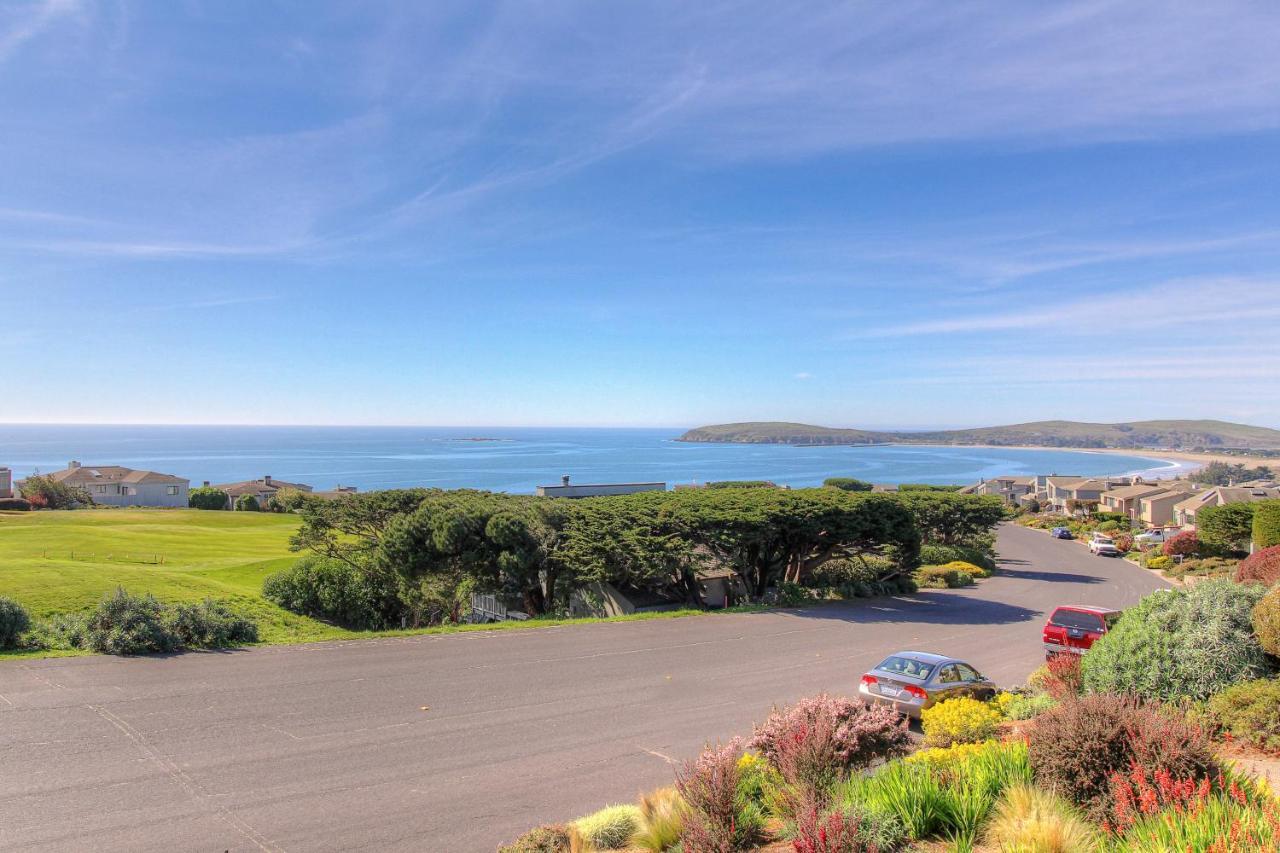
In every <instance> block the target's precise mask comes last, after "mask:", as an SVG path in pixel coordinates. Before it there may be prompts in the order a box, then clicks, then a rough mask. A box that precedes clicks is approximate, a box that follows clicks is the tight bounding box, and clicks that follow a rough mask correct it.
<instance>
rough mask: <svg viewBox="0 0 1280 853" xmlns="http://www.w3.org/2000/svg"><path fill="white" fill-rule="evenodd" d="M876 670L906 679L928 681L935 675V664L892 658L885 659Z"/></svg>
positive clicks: (895, 656) (894, 656)
mask: <svg viewBox="0 0 1280 853" xmlns="http://www.w3.org/2000/svg"><path fill="white" fill-rule="evenodd" d="M876 669H881V670H884V671H885V672H892V673H893V674H894V675H901V676H904V677H906V678H914V679H917V680H919V681H928V680H929V676H930V675H932V674H933V664H928V663H921V662H920V661H918V660H912V659H911V658H904V657H898V656H897V655H893V656H892V657H888V658H885V659H884V661H883V662H882V663H881V664H880V665H879V666H877V667H876Z"/></svg>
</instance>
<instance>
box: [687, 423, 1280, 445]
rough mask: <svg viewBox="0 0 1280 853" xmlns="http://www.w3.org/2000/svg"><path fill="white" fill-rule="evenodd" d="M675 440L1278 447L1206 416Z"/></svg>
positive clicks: (696, 432) (760, 428) (732, 431)
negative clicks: (1160, 419) (1112, 421)
mask: <svg viewBox="0 0 1280 853" xmlns="http://www.w3.org/2000/svg"><path fill="white" fill-rule="evenodd" d="M680 440H681V441H707V442H729V443H734V444H797V445H814V444H877V443H893V444H956V445H974V444H990V445H997V446H1005V447H1012V446H1027V447H1116V448H1133V449H1139V448H1152V447H1166V448H1187V449H1190V448H1198V447H1200V448H1207V449H1215V448H1233V449H1249V450H1276V449H1280V430H1274V429H1268V428H1267V427H1257V426H1248V425H1246V424H1233V423H1227V422H1226V421H1212V420H1199V421H1191V420H1186V421H1184V420H1167V421H1132V422H1127V423H1116V424H1095V423H1083V422H1079V421H1035V422H1033V423H1025V424H1011V425H1008V426H995V427H981V428H978V429H961V430H938V431H934V432H881V431H870V430H861V429H833V428H830V427H820V426H809V425H807V424H795V423H781V422H777V421H764V422H756V423H736V424H718V425H715V426H705V427H698V428H697V429H691V430H689V431H688V432H686V433H685V434H684V435H682V436H681V437H680Z"/></svg>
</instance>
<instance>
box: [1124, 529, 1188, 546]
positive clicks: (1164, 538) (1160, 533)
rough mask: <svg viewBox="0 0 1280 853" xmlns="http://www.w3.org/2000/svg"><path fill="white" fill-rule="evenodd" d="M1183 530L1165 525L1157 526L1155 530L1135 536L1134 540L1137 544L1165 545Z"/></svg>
mask: <svg viewBox="0 0 1280 853" xmlns="http://www.w3.org/2000/svg"><path fill="white" fill-rule="evenodd" d="M1181 532H1182V531H1181V530H1166V529H1164V528H1163V527H1157V528H1156V529H1154V530H1148V531H1147V532H1146V533H1139V534H1138V535H1137V536H1135V537H1133V541H1134V543H1135V544H1137V545H1163V544H1164V543H1166V542H1168V541H1169V540H1170V539H1172V538H1173V537H1174V536H1177V535H1178V534H1179V533H1181Z"/></svg>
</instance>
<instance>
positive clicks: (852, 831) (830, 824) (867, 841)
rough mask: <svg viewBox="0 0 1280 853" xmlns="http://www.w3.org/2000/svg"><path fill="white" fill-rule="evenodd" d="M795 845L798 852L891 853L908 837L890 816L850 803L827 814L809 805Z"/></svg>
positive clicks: (796, 832) (797, 827) (800, 817)
mask: <svg viewBox="0 0 1280 853" xmlns="http://www.w3.org/2000/svg"><path fill="white" fill-rule="evenodd" d="M792 836H793V837H792V841H791V846H792V849H793V850H794V851H795V853H891V851H893V850H897V849H898V848H899V847H900V846H901V845H902V842H903V840H904V838H905V834H904V832H903V829H902V824H901V823H899V822H898V820H897V819H896V818H894V817H892V816H890V815H881V814H877V813H875V812H872V811H870V810H869V809H867V808H866V807H865V806H863V805H861V804H849V805H846V806H843V807H840V808H834V809H830V810H827V811H824V810H823V809H822V808H821V807H820V806H819V805H817V804H816V803H808V804H806V805H805V806H804V808H802V809H801V810H800V813H799V814H798V815H797V816H796V821H795V828H794V831H793V832H792Z"/></svg>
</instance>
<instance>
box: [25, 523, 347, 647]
mask: <svg viewBox="0 0 1280 853" xmlns="http://www.w3.org/2000/svg"><path fill="white" fill-rule="evenodd" d="M297 527H298V518H297V517H296V516H292V515H276V514H274V513H255V512H210V511H206V510H195V509H176V510H175V509H94V510H76V511H72V512H0V595H2V596H6V597H8V598H12V599H14V600H16V601H18V602H19V603H20V604H22V605H23V606H24V607H26V608H27V610H28V611H29V612H30V613H31V615H32V617H33V618H37V619H46V618H48V617H50V616H53V615H54V614H57V613H75V612H83V611H86V610H90V609H92V608H93V607H94V606H95V605H96V604H97V603H98V602H99V601H100V600H102V597H103V596H104V595H106V594H108V593H110V592H111V591H112V590H114V589H115V588H116V587H117V586H123V587H124V588H125V589H127V590H129V591H130V592H135V593H145V592H149V593H151V594H153V595H155V596H156V597H157V598H159V599H161V600H164V601H200V600H201V599H204V598H220V599H229V600H231V601H233V602H234V603H235V605H236V606H237V607H238V608H240V609H242V610H244V611H245V612H246V613H249V614H250V615H252V616H253V617H254V618H256V619H257V620H258V625H259V629H260V633H261V637H262V641H263V642H267V643H288V642H305V641H309V640H323V639H332V638H338V637H352V636H360V634H357V633H356V632H352V631H346V630H343V629H341V628H336V627H334V626H332V625H327V624H325V623H323V622H319V621H317V620H315V619H309V618H307V617H304V616H298V615H296V614H293V613H289V612H288V611H286V610H282V609H281V608H279V607H277V606H275V605H274V604H272V603H270V602H269V601H267V600H265V599H264V598H263V597H262V579H263V578H265V577H266V576H267V575H269V574H271V573H272V572H275V571H278V570H280V569H282V568H284V567H286V566H289V565H290V564H292V563H293V562H294V561H295V560H297V559H299V558H300V556H301V555H299V554H296V553H294V552H291V551H290V550H289V537H290V535H292V534H293V532H294V531H295V530H296V529H297Z"/></svg>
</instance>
